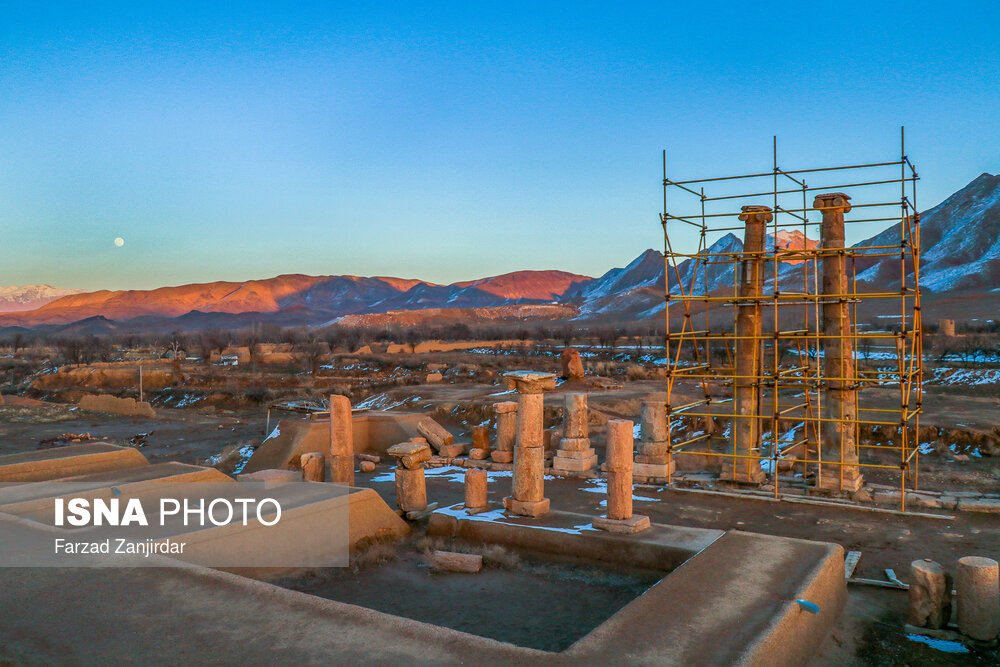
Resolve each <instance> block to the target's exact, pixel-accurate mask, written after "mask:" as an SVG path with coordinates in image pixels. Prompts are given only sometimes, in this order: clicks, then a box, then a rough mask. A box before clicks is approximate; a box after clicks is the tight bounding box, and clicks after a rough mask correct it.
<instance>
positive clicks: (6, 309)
mask: <svg viewBox="0 0 1000 667" xmlns="http://www.w3.org/2000/svg"><path fill="white" fill-rule="evenodd" d="M84 291H85V290H80V289H64V288H62V287H52V286H51V285H21V286H16V285H15V286H10V287H4V286H2V285H0V313H14V312H19V311H24V310H34V309H35V308H40V307H41V306H44V305H45V304H47V303H49V302H51V301H55V300H56V299H58V298H60V297H64V296H67V295H69V294H82V293H83V292H84Z"/></svg>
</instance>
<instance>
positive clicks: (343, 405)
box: [329, 394, 354, 486]
mask: <svg viewBox="0 0 1000 667" xmlns="http://www.w3.org/2000/svg"><path fill="white" fill-rule="evenodd" d="M329 479H330V481H331V482H333V483H335V484H346V485H348V486H353V485H354V422H353V421H352V419H351V401H350V400H349V399H348V398H347V397H346V396H340V395H338V394H332V395H331V396H330V475H329Z"/></svg>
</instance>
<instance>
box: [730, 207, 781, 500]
mask: <svg viewBox="0 0 1000 667" xmlns="http://www.w3.org/2000/svg"><path fill="white" fill-rule="evenodd" d="M773 219H774V216H773V215H772V214H771V209H770V208H769V207H767V206H744V207H743V213H742V214H740V220H742V221H743V222H745V223H746V229H745V231H744V235H743V256H742V259H741V260H740V273H739V283H740V284H739V297H740V299H739V301H738V302H737V304H736V368H735V375H736V378H735V379H734V380H733V403H734V409H735V411H736V412H735V416H734V417H733V429H732V434H733V435H732V442H731V445H732V450H733V454H734V455H735V456H734V457H733V458H732V459H724V461H723V466H722V476H721V477H722V479H725V480H729V481H731V482H742V483H747V484H760V483H761V482H763V481H764V472H763V471H762V470H761V468H760V461H759V460H757V459H753V458H741V457H748V456H759V455H760V427H761V420H760V383H759V378H760V371H761V340H760V335H761V318H760V313H761V306H760V301H759V297H760V296H761V295H762V294H763V287H764V265H765V262H764V254H763V253H764V249H765V243H764V241H765V237H766V225H767V223H769V222H771V220H773ZM754 297H757V299H756V300H755V299H754Z"/></svg>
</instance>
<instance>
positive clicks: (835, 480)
mask: <svg viewBox="0 0 1000 667" xmlns="http://www.w3.org/2000/svg"><path fill="white" fill-rule="evenodd" d="M825 467H826V466H824V468H825ZM834 467H835V466H834ZM864 485H865V480H864V477H863V476H862V475H861V473H860V472H858V471H857V470H845V471H844V480H843V484H841V480H840V472H839V471H837V472H833V473H829V474H828V473H826V472H824V473H823V474H821V475H820V476H819V480H818V481H817V482H816V486H817V487H818V488H820V489H831V490H833V491H846V492H848V493H857V492H858V491H860V490H861V488H862V487H863V486H864Z"/></svg>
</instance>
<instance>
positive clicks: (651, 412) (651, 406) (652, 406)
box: [633, 394, 677, 478]
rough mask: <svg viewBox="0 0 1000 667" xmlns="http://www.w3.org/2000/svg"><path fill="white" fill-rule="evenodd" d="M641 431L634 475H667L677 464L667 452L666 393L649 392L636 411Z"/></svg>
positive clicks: (668, 434)
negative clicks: (639, 408) (637, 411)
mask: <svg viewBox="0 0 1000 667" xmlns="http://www.w3.org/2000/svg"><path fill="white" fill-rule="evenodd" d="M639 423H640V424H642V429H641V430H642V434H641V435H640V436H639V453H638V454H637V455H636V457H635V467H634V468H633V473H634V474H635V475H636V476H637V477H646V478H649V477H667V476H669V475H671V474H672V473H673V472H674V470H675V469H676V468H677V464H676V463H675V462H674V461H673V459H672V458H671V457H670V455H669V453H668V452H669V451H670V432H669V429H668V428H667V395H666V394H651V395H649V396H647V397H646V399H645V400H644V401H643V402H642V408H641V410H640V412H639Z"/></svg>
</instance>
